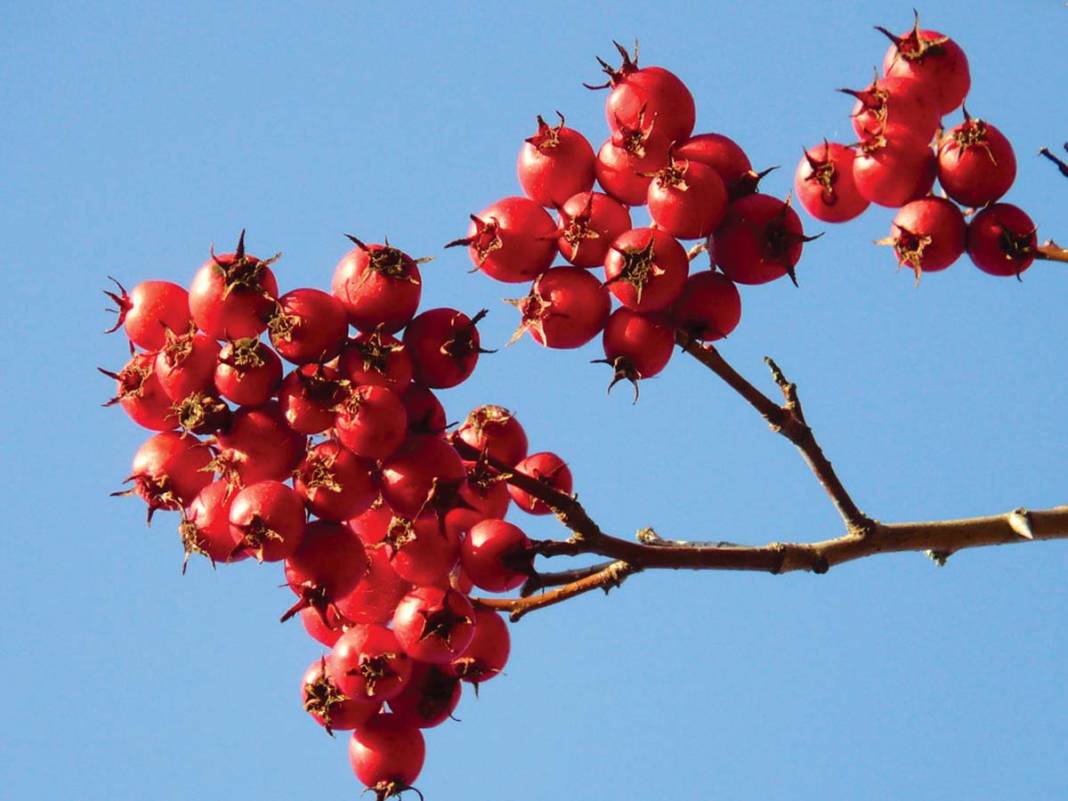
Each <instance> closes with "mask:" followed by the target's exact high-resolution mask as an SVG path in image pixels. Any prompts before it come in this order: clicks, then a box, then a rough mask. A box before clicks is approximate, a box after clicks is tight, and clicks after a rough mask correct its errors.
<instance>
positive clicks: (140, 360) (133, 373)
mask: <svg viewBox="0 0 1068 801" xmlns="http://www.w3.org/2000/svg"><path fill="white" fill-rule="evenodd" d="M183 291H184V290H183ZM155 362H156V354H155V353H135V354H134V355H133V356H131V357H130V361H128V362H127V363H126V365H125V366H124V367H123V368H122V370H120V371H119V372H118V373H112V372H109V371H107V370H104V369H103V368H101V370H100V372H102V373H103V374H104V375H106V376H108V377H110V378H114V379H115V387H116V389H115V397H114V398H112V399H111V400H109V401H107V402H106V403H105V404H104V405H105V406H113V405H115V404H118V405H119V406H121V407H122V410H123V411H124V412H126V414H127V415H129V417H130V419H131V420H133V421H134V422H135V423H137V424H138V425H139V426H143V427H144V428H148V429H151V430H152V431H170V430H171V429H173V428H176V427H177V425H178V418H177V417H176V415H175V414H174V413H173V412H172V411H171V404H172V403H173V401H172V400H171V399H170V396H169V395H167V393H166V392H164V391H163V386H162V385H161V384H160V382H159V378H158V377H157V376H156V373H155V369H156V368H155Z"/></svg>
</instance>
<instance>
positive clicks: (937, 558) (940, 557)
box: [924, 550, 953, 567]
mask: <svg viewBox="0 0 1068 801" xmlns="http://www.w3.org/2000/svg"><path fill="white" fill-rule="evenodd" d="M952 555H953V551H935V550H928V551H924V556H926V557H927V558H928V559H930V560H931V561H933V562H934V563H935V564H936V565H938V566H939V567H945V566H946V560H947V559H949V557H951V556H952Z"/></svg>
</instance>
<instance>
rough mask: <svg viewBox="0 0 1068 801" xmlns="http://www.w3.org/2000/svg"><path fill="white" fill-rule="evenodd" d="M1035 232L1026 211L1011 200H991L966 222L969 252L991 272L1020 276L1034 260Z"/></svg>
mask: <svg viewBox="0 0 1068 801" xmlns="http://www.w3.org/2000/svg"><path fill="white" fill-rule="evenodd" d="M1037 247H1038V236H1037V235H1036V228H1035V224H1034V222H1032V220H1031V218H1030V217H1029V216H1028V215H1027V213H1026V212H1025V211H1023V210H1022V209H1020V208H1019V207H1017V206H1013V205H1012V204H1011V203H994V204H993V205H991V206H987V207H986V208H985V209H983V210H981V211H980V212H979V213H978V214H976V215H975V216H974V217H972V221H971V223H970V224H969V225H968V255H969V256H971V258H972V262H974V264H975V266H976V267H978V268H979V269H980V270H982V271H983V272H985V273H990V274H991V275H1000V276H1010V275H1015V276H1016V277H1017V278H1019V277H1020V273H1022V272H1023V271H1024V270H1026V269H1027V268H1028V267H1030V266H1031V263H1032V262H1033V261H1034V260H1035V249H1036V248H1037Z"/></svg>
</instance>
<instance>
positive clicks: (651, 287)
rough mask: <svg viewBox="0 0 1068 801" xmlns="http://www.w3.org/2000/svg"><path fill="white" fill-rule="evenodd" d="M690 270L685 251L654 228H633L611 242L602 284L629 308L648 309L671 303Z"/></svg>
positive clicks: (657, 308) (664, 306) (656, 308)
mask: <svg viewBox="0 0 1068 801" xmlns="http://www.w3.org/2000/svg"><path fill="white" fill-rule="evenodd" d="M689 272H690V260H689V259H688V258H687V256H686V250H685V249H684V248H683V247H682V245H680V244H679V243H678V242H677V241H676V240H675V238H674V237H672V236H671V235H670V234H667V233H665V232H664V231H658V230H657V229H655V228H632V229H631V230H630V231H627V232H625V233H623V234H621V235H620V236H618V237H616V239H615V240H614V241H613V242H612V249H611V251H610V252H609V254H608V258H606V259H605V264H604V273H605V286H607V287H608V291H609V292H611V293H612V294H613V295H615V296H616V298H617V299H618V300H619V302H620V303H622V304H623V305H624V306H626V307H627V308H628V309H634V310H635V311H642V312H649V311H658V310H659V309H664V308H666V307H668V306H670V305H671V304H672V303H673V302H674V301H675V298H677V297H678V296H679V292H681V291H682V286H683V284H685V283H686V276H687V275H688V274H689Z"/></svg>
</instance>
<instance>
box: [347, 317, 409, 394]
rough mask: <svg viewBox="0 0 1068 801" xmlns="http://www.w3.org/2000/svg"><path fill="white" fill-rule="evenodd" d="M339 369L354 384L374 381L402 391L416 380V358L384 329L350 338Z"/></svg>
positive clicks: (382, 385) (372, 382)
mask: <svg viewBox="0 0 1068 801" xmlns="http://www.w3.org/2000/svg"><path fill="white" fill-rule="evenodd" d="M338 369H339V370H340V371H341V373H342V374H343V375H344V376H345V377H346V378H347V379H348V380H349V381H351V382H352V383H353V384H374V385H376V386H380V387H386V388H387V389H391V390H393V391H394V392H398V393H400V392H403V391H404V390H405V389H406V388H407V387H408V385H409V384H411V382H412V360H411V357H410V356H409V355H408V351H407V349H406V348H405V347H404V343H403V342H401V341H400V340H399V339H397V338H396V337H394V336H391V335H389V334H386V333H384V332H382V331H373V332H371V333H369V334H368V333H364V334H359V335H358V336H356V337H353V338H352V339H350V340H349V341H348V342H347V343H346V344H345V347H344V349H343V350H342V351H341V359H340V361H339V362H338Z"/></svg>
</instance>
